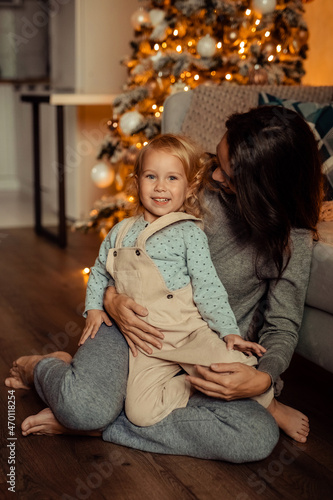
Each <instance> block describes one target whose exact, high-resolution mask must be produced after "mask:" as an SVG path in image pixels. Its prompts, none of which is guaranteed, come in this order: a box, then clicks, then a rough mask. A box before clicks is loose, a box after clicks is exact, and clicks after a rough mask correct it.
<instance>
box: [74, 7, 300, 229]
mask: <svg viewBox="0 0 333 500" xmlns="http://www.w3.org/2000/svg"><path fill="white" fill-rule="evenodd" d="M306 1H308V0H151V1H148V0H146V1H143V2H142V6H140V7H139V8H138V10H137V11H136V12H134V13H133V14H132V16H131V22H132V25H133V29H134V39H133V41H132V42H131V49H132V54H131V56H130V57H128V58H127V59H126V60H124V61H122V63H123V64H125V65H126V66H127V68H128V81H127V83H126V85H125V88H124V92H123V93H122V94H120V95H119V96H117V98H116V99H115V100H114V102H113V116H112V118H111V119H110V121H109V123H108V127H109V130H110V133H109V135H108V137H107V138H106V141H105V144H103V145H102V147H101V151H100V153H99V156H98V159H100V160H102V162H101V163H99V164H98V165H96V166H95V167H94V169H93V171H92V177H93V179H94V181H95V182H96V184H97V185H99V186H100V187H105V186H107V185H110V184H111V183H112V182H115V187H116V190H117V191H119V194H118V195H117V196H112V197H110V198H106V199H102V200H99V201H98V202H97V204H96V206H95V207H94V210H93V211H92V213H91V216H90V218H89V220H88V221H83V222H81V223H77V224H76V227H80V228H83V229H89V228H91V227H94V228H96V227H97V228H98V229H101V227H103V228H104V231H103V232H104V233H105V232H107V231H108V230H109V228H110V227H112V225H114V224H115V223H116V222H117V221H118V220H120V219H121V218H123V217H124V216H126V215H128V213H129V205H128V200H126V198H125V196H124V195H123V194H122V190H123V187H124V179H125V177H126V176H127V175H128V173H129V172H130V170H131V166H132V165H133V163H134V161H135V158H136V156H137V153H138V151H139V150H140V149H141V148H142V147H143V146H144V145H145V144H146V143H147V141H148V140H149V139H151V138H152V137H154V136H155V135H157V134H158V133H159V132H160V123H161V115H162V113H163V103H164V101H165V99H166V97H167V96H168V95H170V94H172V93H174V92H184V91H188V90H189V89H193V88H195V87H196V86H197V85H202V84H211V85H219V84H222V83H224V82H233V83H237V84H241V85H251V84H265V83H268V84H281V85H291V84H299V83H300V82H301V79H302V76H303V75H304V69H303V61H304V59H305V58H306V52H307V48H308V47H307V40H308V29H307V26H306V23H305V21H304V19H303V12H304V8H303V3H305V2H306Z"/></svg>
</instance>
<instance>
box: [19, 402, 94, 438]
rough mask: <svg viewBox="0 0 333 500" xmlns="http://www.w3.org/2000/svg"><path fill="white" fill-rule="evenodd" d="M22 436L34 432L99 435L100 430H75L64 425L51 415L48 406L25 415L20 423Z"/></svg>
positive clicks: (36, 433) (49, 434)
mask: <svg viewBox="0 0 333 500" xmlns="http://www.w3.org/2000/svg"><path fill="white" fill-rule="evenodd" d="M21 429H22V434H23V436H29V434H34V435H36V436H42V435H44V436H55V435H56V434H80V435H85V436H101V435H102V432H101V431H75V430H72V429H67V427H64V426H63V425H62V424H61V423H60V422H58V420H57V419H56V418H55V416H54V415H53V413H52V411H51V410H50V408H44V410H42V411H40V412H39V413H37V415H31V416H30V417H27V418H26V419H25V420H24V421H23V422H22V425H21Z"/></svg>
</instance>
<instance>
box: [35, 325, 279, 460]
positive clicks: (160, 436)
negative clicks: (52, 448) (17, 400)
mask: <svg viewBox="0 0 333 500" xmlns="http://www.w3.org/2000/svg"><path fill="white" fill-rule="evenodd" d="M127 374H128V345H127V343H126V341H125V340H124V338H123V336H122V335H121V333H120V332H119V330H118V329H117V328H116V327H114V326H112V327H107V326H106V325H104V324H103V325H102V326H101V328H100V330H99V332H98V334H97V335H96V337H95V338H94V339H93V340H92V339H91V338H89V339H88V340H87V341H86V342H85V344H84V345H83V346H81V347H80V348H79V349H78V351H77V353H76V354H75V356H74V358H73V360H72V362H71V364H70V365H68V364H66V363H65V362H63V361H61V360H59V359H56V358H45V359H43V360H42V361H40V362H39V363H38V365H37V366H36V369H35V386H36V390H37V391H38V394H39V395H40V397H41V398H42V399H43V401H44V402H45V403H46V404H47V405H48V406H49V407H50V408H51V410H52V411H53V413H54V415H55V417H56V418H57V419H58V420H59V422H61V423H62V424H63V425H64V426H66V427H68V428H70V429H75V430H96V429H103V439H104V440H105V441H110V442H112V443H116V444H120V445H123V446H128V447H131V448H136V449H139V450H143V451H150V452H155V453H166V454H172V455H189V456H192V457H198V458H206V459H215V460H226V461H229V462H235V463H242V462H251V461H256V460H261V459H263V458H266V457H267V456H268V455H269V454H270V453H271V452H272V450H273V448H274V446H275V445H276V443H277V440H278V438H279V430H278V427H277V425H276V423H275V420H274V419H273V417H272V416H271V415H270V414H269V413H268V412H267V411H266V410H265V409H264V408H263V407H262V406H261V405H259V404H258V403H257V402H255V401H253V400H248V399H246V400H239V401H229V402H226V401H222V400H217V399H213V398H209V397H207V396H205V395H203V394H200V393H197V394H195V395H194V396H192V397H191V398H190V400H189V403H188V405H187V407H186V408H181V409H177V410H174V411H173V412H172V413H171V414H170V415H168V416H167V417H166V418H164V419H163V420H162V421H160V422H158V423H157V424H155V425H152V426H150V427H137V426H135V425H133V424H131V423H130V422H129V421H128V420H127V418H126V416H125V414H124V412H123V406H124V399H125V393H126V384H127Z"/></svg>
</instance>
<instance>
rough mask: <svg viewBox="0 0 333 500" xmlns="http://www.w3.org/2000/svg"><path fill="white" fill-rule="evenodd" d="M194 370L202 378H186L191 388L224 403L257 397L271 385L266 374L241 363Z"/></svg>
mask: <svg viewBox="0 0 333 500" xmlns="http://www.w3.org/2000/svg"><path fill="white" fill-rule="evenodd" d="M196 368H197V371H198V373H199V374H200V377H202V378H200V377H191V376H187V377H186V378H187V380H188V381H189V382H190V383H191V384H192V385H193V387H195V389H197V390H198V391H200V392H203V393H204V394H207V396H211V397H213V398H218V399H224V400H226V401H231V400H233V399H243V398H252V397H254V396H259V395H260V394H263V393H264V392H266V391H267V389H269V387H270V386H271V384H272V379H271V377H270V375H269V374H268V373H265V372H261V371H258V370H256V369H255V368H253V367H252V366H248V365H243V364H242V363H216V364H212V365H211V366H210V367H209V368H207V367H204V366H196Z"/></svg>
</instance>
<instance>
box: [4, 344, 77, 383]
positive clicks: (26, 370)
mask: <svg viewBox="0 0 333 500" xmlns="http://www.w3.org/2000/svg"><path fill="white" fill-rule="evenodd" d="M44 358H58V359H62V360H63V361H65V362H66V363H70V362H71V359H72V356H71V355H70V354H68V352H64V351H57V352H52V353H50V354H45V355H42V354H41V355H39V354H35V355H32V356H21V357H20V358H18V359H17V360H16V361H14V362H13V366H12V367H11V369H10V370H9V374H10V376H9V377H7V378H6V380H5V385H6V386H7V387H12V388H13V389H30V387H31V386H32V385H33V382H34V369H35V366H36V365H37V363H38V362H39V361H40V360H41V359H44Z"/></svg>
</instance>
